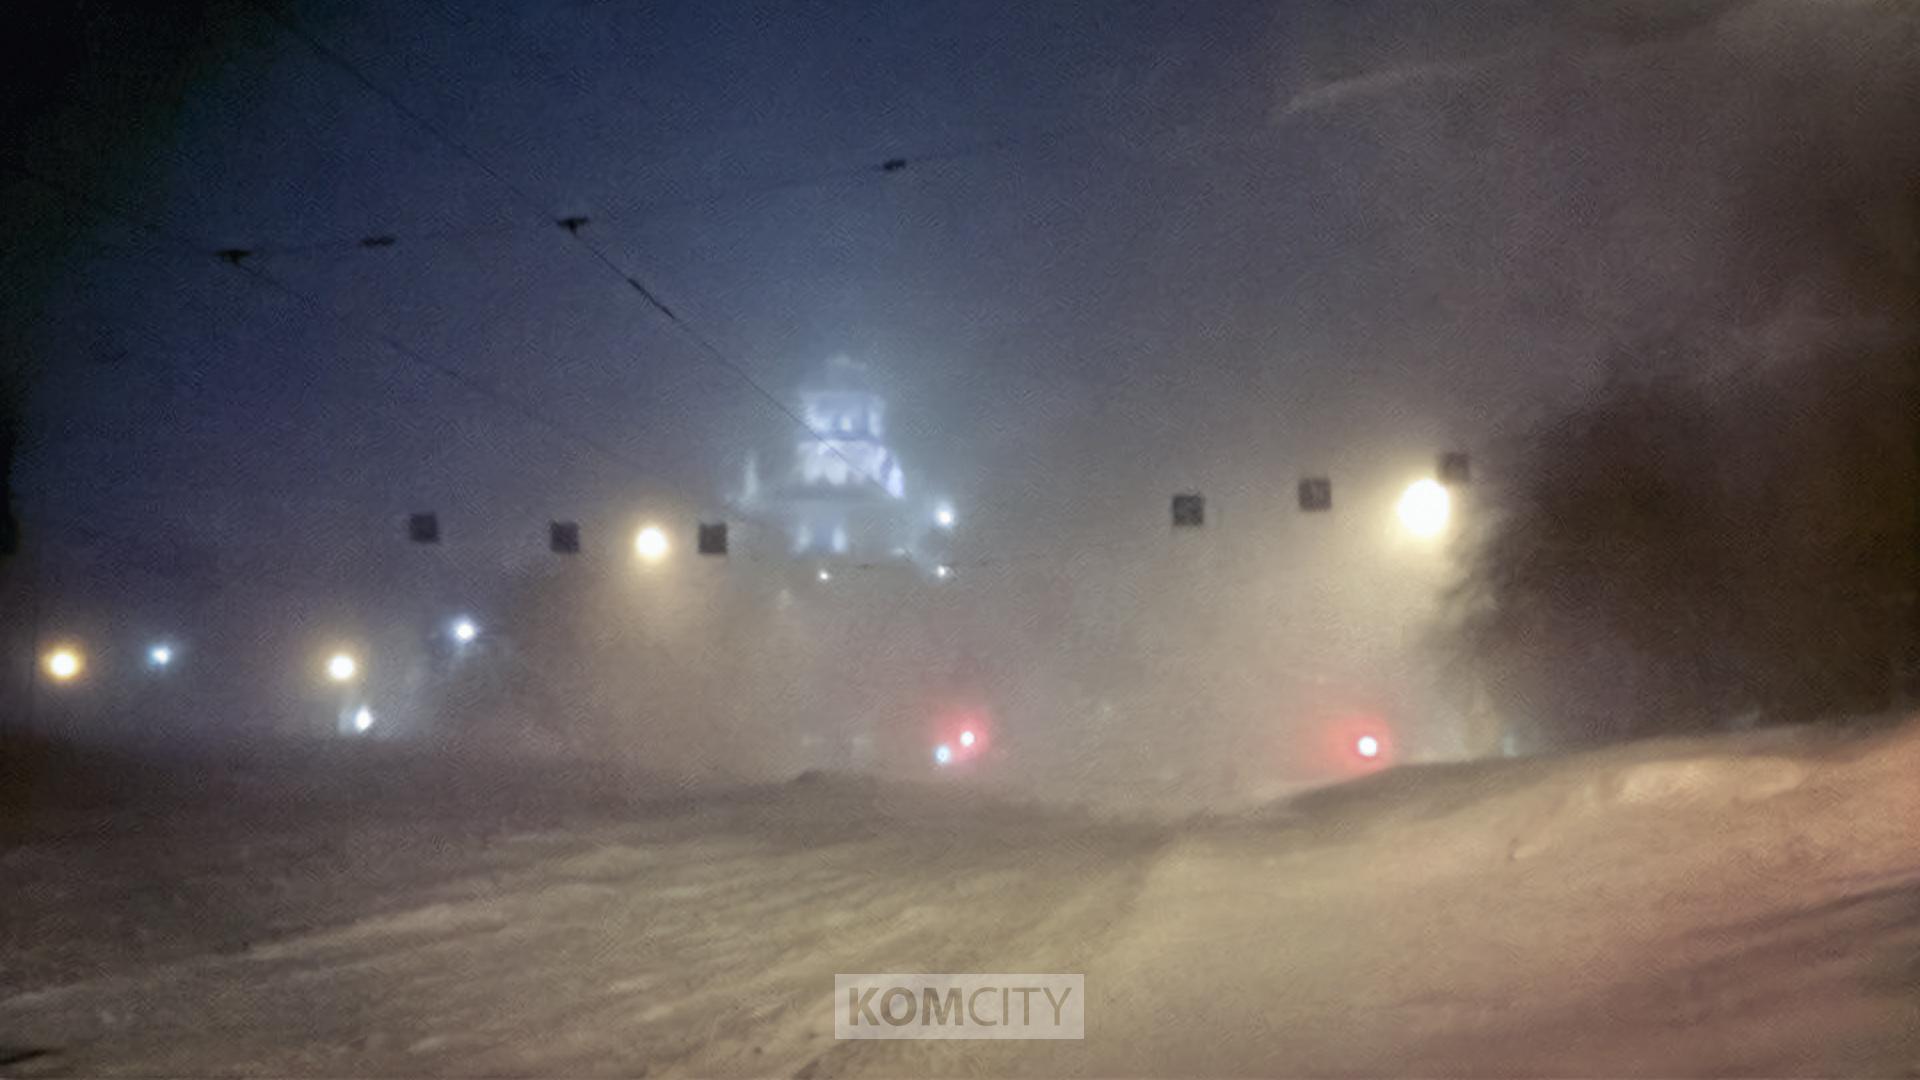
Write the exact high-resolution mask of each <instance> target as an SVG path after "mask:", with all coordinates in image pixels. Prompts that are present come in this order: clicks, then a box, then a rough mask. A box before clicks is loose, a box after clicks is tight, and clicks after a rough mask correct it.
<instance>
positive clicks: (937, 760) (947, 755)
mask: <svg viewBox="0 0 1920 1080" xmlns="http://www.w3.org/2000/svg"><path fill="white" fill-rule="evenodd" d="M952 760H953V747H951V746H948V745H947V744H946V743H941V744H940V745H939V746H936V747H934V748H933V763H934V764H935V765H945V764H947V763H949V762H951V761H952Z"/></svg>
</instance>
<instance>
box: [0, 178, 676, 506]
mask: <svg viewBox="0 0 1920 1080" xmlns="http://www.w3.org/2000/svg"><path fill="white" fill-rule="evenodd" d="M7 164H8V165H9V167H10V168H12V169H13V170H14V171H15V172H17V173H19V174H20V175H22V176H25V177H27V178H28V179H30V180H32V181H33V182H35V183H38V184H41V185H42V186H44V187H46V188H47V189H49V190H51V191H54V192H56V193H58V194H60V195H63V196H65V197H67V198H69V199H71V200H72V201H74V202H77V203H80V204H83V205H86V206H90V207H92V208H94V209H96V210H98V211H100V212H101V213H104V214H107V215H109V216H111V217H113V218H116V219H117V220H120V221H122V222H125V223H126V224H128V225H131V226H132V227H134V228H136V229H139V230H141V231H142V232H146V233H149V234H151V235H154V236H157V237H160V238H162V239H166V240H169V241H174V242H180V243H182V244H183V245H192V244H193V241H191V240H190V239H188V238H184V237H182V236H181V235H180V234H176V233H173V232H171V231H170V230H167V229H165V228H163V227H161V226H159V225H157V224H155V223H154V222H151V221H148V220H146V219H145V218H143V217H141V216H139V215H137V214H135V213H133V212H131V211H129V210H126V209H125V208H123V207H120V206H117V205H115V204H113V203H110V202H108V201H106V200H103V199H98V198H95V197H93V196H90V195H88V194H87V193H85V192H83V191H81V190H79V189H77V188H75V187H73V186H71V185H68V184H64V183H62V182H60V181H59V180H56V179H54V178H52V177H49V176H46V175H44V174H42V173H40V172H39V171H38V170H35V169H31V168H29V167H27V166H24V165H20V164H18V163H17V162H8V163H7ZM181 250H183V251H194V250H196V248H195V247H186V246H183V247H182V249H181ZM134 253H135V252H134V251H132V250H131V249H129V250H128V251H127V252H126V254H134ZM152 253H156V254H157V253H158V252H152ZM208 253H209V252H208V248H207V247H206V246H197V254H198V255H199V257H200V258H203V259H204V258H206V257H207V255H208ZM212 254H213V255H215V256H217V257H218V258H220V259H221V260H222V261H224V262H226V263H228V264H229V265H231V266H233V267H234V268H236V269H238V270H240V271H242V272H243V273H245V274H247V275H248V276H249V277H251V278H252V279H253V280H255V281H256V282H259V283H260V284H261V285H262V286H264V287H266V288H268V289H270V290H272V291H274V292H278V293H280V294H281V295H283V296H287V297H290V298H291V299H293V300H294V301H295V302H297V303H299V304H300V305H302V306H304V307H307V308H309V309H311V310H313V311H316V312H318V313H320V314H322V315H324V316H327V317H329V318H331V319H333V320H334V321H336V322H338V323H340V324H342V325H344V326H346V327H348V328H349V329H352V330H355V331H356V332H358V333H361V334H363V335H364V336H366V337H369V338H371V339H373V340H375V341H377V342H379V343H380V344H382V345H384V346H385V347H386V348H388V349H389V350H391V351H392V352H393V353H395V354H396V355H398V356H400V357H402V358H403V359H406V360H407V361H409V362H411V363H414V364H417V365H419V366H420V367H422V368H425V369H426V370H428V371H430V372H432V373H433V374H435V375H437V376H439V377H441V378H444V379H447V380H449V381H451V382H454V383H457V384H458V385H460V386H461V387H463V388H465V389H466V390H468V391H469V392H471V393H473V394H475V395H477V396H480V397H482V398H485V399H486V400H487V401H489V402H490V403H492V404H493V405H495V406H496V407H498V408H500V409H503V410H505V411H507V412H509V413H512V414H513V415H515V416H517V417H520V418H521V419H523V420H525V421H527V422H528V423H531V424H534V425H536V426H538V427H540V428H542V429H545V430H546V431H548V432H550V433H552V434H555V435H557V436H559V437H560V438H561V439H563V440H565V441H567V442H569V443H571V444H573V445H576V446H578V447H581V448H584V449H586V450H588V451H590V452H592V453H594V454H596V455H598V456H600V457H602V458H604V459H606V460H608V461H611V462H613V463H615V464H618V465H620V466H622V467H623V468H625V469H629V470H632V471H633V472H635V473H636V474H638V475H640V476H651V475H652V473H653V470H651V469H650V468H649V467H648V466H646V465H644V464H642V463H641V462H640V461H638V460H636V459H634V458H631V457H628V456H627V455H625V454H622V453H621V452H619V451H618V450H615V449H613V448H612V447H610V446H608V445H607V444H605V443H603V442H601V441H600V440H598V439H596V438H594V437H593V436H591V435H588V434H586V433H584V432H582V431H580V430H578V429H576V428H574V427H572V426H570V425H567V424H563V423H561V422H560V421H558V420H555V419H553V418H551V417H549V416H547V415H545V414H544V413H541V412H539V411H538V410H536V409H534V408H532V407H531V406H529V405H527V404H526V403H525V402H523V401H520V400H519V399H517V398H515V397H513V396H512V395H510V394H508V393H506V392H505V391H502V390H500V389H499V388H498V387H496V386H494V385H493V384H492V383H490V382H488V381H486V380H484V379H481V378H478V377H477V376H474V375H470V374H468V373H466V372H464V371H461V370H460V369H458V368H456V367H453V366H452V365H449V364H445V363H441V362H439V361H436V360H434V359H433V358H431V357H429V356H427V355H426V354H424V353H422V352H421V351H420V350H418V349H415V348H413V347H412V346H409V345H408V344H406V343H405V342H403V341H401V340H400V339H398V338H396V337H395V336H393V335H392V334H389V333H386V332H385V331H382V330H379V329H375V328H371V327H364V326H358V325H356V324H355V323H354V321H353V320H352V319H350V318H349V317H348V316H347V315H346V314H345V313H343V312H341V311H339V310H338V309H335V308H332V307H330V306H328V305H327V304H324V303H322V302H321V301H319V300H318V299H315V298H314V297H312V296H310V295H308V294H306V293H304V292H302V291H301V290H299V289H296V288H294V287H293V286H292V285H290V284H288V283H287V282H285V281H284V280H282V279H280V278H278V277H276V276H274V275H273V274H271V273H268V272H267V271H266V270H264V269H262V268H260V267H259V266H258V265H256V264H255V263H254V261H253V260H252V258H251V256H252V252H251V251H249V250H247V249H243V248H224V249H219V250H216V251H213V252H212Z"/></svg>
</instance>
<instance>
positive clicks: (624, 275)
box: [248, 0, 892, 497]
mask: <svg viewBox="0 0 1920 1080" xmlns="http://www.w3.org/2000/svg"><path fill="white" fill-rule="evenodd" d="M248 3H249V4H250V5H251V6H252V7H254V8H255V9H257V10H259V11H261V12H262V13H263V14H265V15H266V16H267V17H268V18H270V19H271V20H273V21H274V22H275V23H276V24H278V25H280V26H281V27H283V28H285V29H286V31H287V32H288V33H289V34H290V35H291V36H293V37H294V38H295V39H296V40H298V41H300V42H302V43H303V44H305V45H306V46H307V47H308V48H309V49H310V50H311V51H312V52H313V53H314V54H315V55H316V56H318V57H320V58H321V59H322V60H324V61H326V62H327V63H328V64H330V65H331V66H333V67H335V68H338V69H339V70H340V71H342V72H344V73H345V74H346V75H347V76H348V77H350V78H352V79H353V80H354V81H355V82H356V83H358V84H359V85H360V86H362V87H363V88H365V89H366V90H367V91H369V92H370V93H372V94H374V95H375V96H376V97H378V98H380V99H381V100H383V101H385V102H386V103H387V104H388V105H389V106H390V107H391V108H393V109H394V111H396V112H398V113H399V114H401V115H402V116H404V117H406V118H407V119H409V120H410V121H411V122H413V123H414V124H415V125H416V126H417V127H419V128H420V129H421V130H422V131H424V132H426V133H427V134H428V135H430V136H431V137H433V138H434V139H435V140H436V141H438V142H439V143H440V144H441V145H442V146H445V147H446V148H447V149H449V150H451V151H453V153H455V154H456V155H458V156H459V157H460V158H462V159H463V160H465V161H466V162H468V163H469V164H470V165H472V166H473V167H474V168H475V169H477V170H479V171H480V172H481V173H482V174H484V175H486V176H487V177H489V178H491V179H492V180H493V181H494V182H496V183H497V184H499V185H500V187H502V188H503V189H505V190H506V191H507V192H509V193H510V194H511V195H512V196H513V197H514V199H515V200H516V201H518V202H519V203H520V204H521V205H522V206H523V207H524V208H526V209H527V210H528V211H529V212H530V213H531V214H532V215H534V216H535V217H536V218H540V219H543V220H549V221H551V222H552V223H553V224H554V225H555V226H557V227H559V228H561V229H563V230H565V231H566V232H567V233H568V234H569V235H571V236H573V238H574V239H576V240H578V241H580V243H581V246H582V247H583V248H584V249H585V250H586V251H587V252H588V253H589V254H590V255H591V256H592V257H593V259H594V261H595V262H597V263H599V264H600V265H601V266H602V267H603V268H604V269H606V270H607V271H609V272H610V273H612V274H613V275H614V276H615V277H617V278H618V279H619V280H620V281H621V283H622V284H623V285H625V286H626V287H627V289H629V290H630V291H632V292H633V293H634V294H635V295H637V296H638V297H640V299H641V300H642V301H643V302H645V303H646V304H647V305H648V306H649V307H650V308H652V309H653V310H655V311H657V312H658V313H659V314H660V315H661V316H663V317H664V318H666V319H667V321H668V322H669V323H670V324H671V325H672V326H673V327H674V328H675V329H676V330H678V331H679V332H680V333H681V334H682V335H683V336H685V337H686V338H687V339H688V340H689V341H691V342H692V343H693V344H694V345H695V346H696V347H697V348H698V349H699V351H700V353H701V354H702V355H704V356H706V357H707V358H708V359H709V360H711V361H713V362H716V363H718V364H719V365H720V366H721V367H723V368H724V369H725V370H727V371H728V372H730V373H732V374H733V375H734V376H735V377H736V378H738V379H739V380H740V381H741V382H743V383H744V384H746V385H747V386H748V387H749V388H750V389H752V390H753V392H754V393H755V394H757V395H758V396H759V397H760V398H762V399H763V400H765V401H766V402H768V403H769V404H770V405H772V406H773V407H774V408H775V409H776V410H778V411H779V412H780V414H781V415H782V416H784V417H786V418H787V419H788V420H789V421H791V422H792V423H794V424H795V425H796V426H798V427H799V428H800V429H801V430H802V431H804V432H806V433H807V434H808V436H810V437H811V438H813V439H814V440H815V441H816V442H818V443H819V444H820V445H821V446H822V447H823V448H825V449H826V450H827V451H828V452H830V453H832V454H833V455H834V456H835V457H838V458H839V459H840V460H841V461H843V462H844V463H845V464H846V465H847V467H848V469H849V470H851V471H852V472H853V473H855V474H857V475H859V476H860V477H862V478H863V479H865V480H866V481H867V482H868V483H870V484H872V485H873V486H874V487H875V488H876V489H878V490H880V491H881V492H883V493H885V494H887V495H888V496H889V497H891V496H892V492H891V490H890V489H889V488H888V487H887V485H886V483H885V481H883V480H881V479H880V478H879V477H876V476H874V475H872V474H871V473H870V472H869V471H868V470H866V469H864V468H862V467H861V466H860V465H859V464H858V463H857V462H855V461H854V460H853V459H852V458H850V457H848V456H847V454H846V452H845V451H844V450H842V449H841V448H840V446H839V444H838V442H837V441H836V440H834V439H831V438H829V437H828V436H827V435H825V434H824V433H822V432H820V431H818V430H815V428H814V427H813V425H811V424H809V423H807V421H806V419H805V418H804V417H802V416H801V415H800V414H799V413H798V412H795V411H794V410H793V408H792V407H791V406H789V405H787V404H786V402H784V401H782V400H781V399H780V397H779V395H777V394H775V393H773V392H772V391H771V390H769V389H767V388H766V387H765V386H764V385H762V384H761V382H760V381H759V379H757V378H755V377H754V375H753V374H752V373H751V372H750V371H748V370H747V369H746V367H745V366H744V365H742V364H741V363H739V362H738V361H736V360H734V359H733V358H732V357H731V356H729V355H728V354H727V353H726V352H725V351H724V350H722V349H721V348H720V347H719V346H718V345H717V344H716V343H714V342H713V340H712V339H710V338H709V337H707V335H705V334H704V333H701V332H700V331H698V330H696V329H695V328H694V327H693V326H692V325H691V324H690V323H688V322H687V321H686V319H684V318H683V317H681V316H680V315H679V313H677V312H675V311H674V310H673V309H672V308H671V307H669V306H668V305H667V304H666V303H665V302H664V301H662V300H661V299H660V297H659V294H658V293H657V292H655V291H654V290H653V289H651V288H650V287H648V286H647V285H646V284H645V283H643V282H642V281H641V280H640V278H639V277H638V276H637V275H636V274H634V273H632V272H629V271H627V270H626V269H625V268H624V267H622V266H620V265H619V264H618V263H617V262H615V261H614V260H613V259H612V258H611V257H610V256H609V255H608V254H607V253H606V251H605V250H604V249H602V248H600V247H599V246H598V245H595V244H593V243H592V242H591V241H589V240H587V239H586V238H584V237H582V236H581V235H580V229H581V227H582V226H584V225H585V224H586V223H587V222H588V220H589V219H588V218H585V217H562V218H557V219H556V218H553V217H552V215H551V211H550V210H549V208H548V207H547V205H546V204H545V203H543V202H542V201H541V200H540V199H537V198H535V197H534V196H533V195H532V194H531V193H530V192H528V191H527V190H526V189H525V188H524V187H522V186H521V185H519V184H516V183H515V182H514V181H513V180H511V179H510V178H508V177H507V176H506V175H505V174H503V173H501V172H500V171H499V170H498V169H496V168H494V167H493V166H492V165H491V164H489V163H488V162H487V161H486V160H485V159H484V158H482V157H481V156H480V155H479V154H478V153H476V152H475V151H474V150H473V149H472V148H470V147H468V146H467V145H466V144H465V143H463V142H461V141H460V140H458V139H456V138H454V137H453V136H452V135H450V134H448V133H447V132H446V131H444V130H443V129H442V128H441V127H440V126H439V125H437V124H435V123H433V122H432V121H431V120H429V119H427V118H426V117H425V116H423V115H422V114H421V113H419V112H418V111H416V110H415V109H413V108H411V107H410V106H408V105H407V104H406V103H405V102H404V101H402V100H401V99H400V98H399V96H398V95H396V94H394V93H393V92H391V91H389V90H387V89H386V88H385V87H383V86H381V85H380V84H379V83H377V82H375V81H374V80H373V79H372V78H370V77H368V75H367V74H366V73H365V72H364V71H362V70H361V69H360V67H359V66H358V65H356V64H354V63H353V62H352V61H350V60H348V59H347V58H346V57H345V56H343V55H342V54H341V53H340V52H339V51H338V50H335V49H333V48H331V47H329V46H328V45H327V44H326V43H325V42H323V41H321V40H319V39H318V38H317V37H316V36H315V35H313V34H311V33H309V32H308V31H307V30H306V28H305V27H303V26H301V25H300V24H299V22H298V21H297V20H295V19H293V18H291V17H289V16H287V15H285V14H283V13H282V12H280V11H278V10H276V9H275V8H273V7H272V6H271V4H270V3H269V0H248Z"/></svg>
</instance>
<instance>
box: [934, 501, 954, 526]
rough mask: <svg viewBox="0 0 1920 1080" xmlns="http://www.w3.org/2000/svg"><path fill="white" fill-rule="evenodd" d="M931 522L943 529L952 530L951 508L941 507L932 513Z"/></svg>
mask: <svg viewBox="0 0 1920 1080" xmlns="http://www.w3.org/2000/svg"><path fill="white" fill-rule="evenodd" d="M933 520H934V521H935V522H936V523H938V524H939V526H940V527H941V528H943V529H951V528H953V520H954V519H953V507H951V506H943V507H941V508H940V509H938V510H935V511H934V512H933Z"/></svg>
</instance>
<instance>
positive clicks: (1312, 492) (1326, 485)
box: [1300, 476, 1333, 513]
mask: <svg viewBox="0 0 1920 1080" xmlns="http://www.w3.org/2000/svg"><path fill="white" fill-rule="evenodd" d="M1300 509H1302V510H1305V511H1307V512H1308V513H1315V512H1318V511H1322V510H1331V509H1333V481H1332V480H1329V479H1327V478H1326V477H1324V476H1309V477H1306V478H1305V479H1303V480H1301V481H1300Z"/></svg>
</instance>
